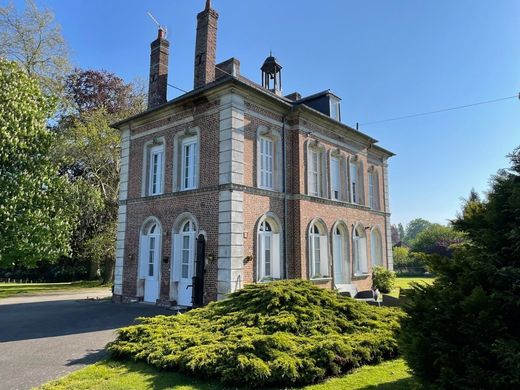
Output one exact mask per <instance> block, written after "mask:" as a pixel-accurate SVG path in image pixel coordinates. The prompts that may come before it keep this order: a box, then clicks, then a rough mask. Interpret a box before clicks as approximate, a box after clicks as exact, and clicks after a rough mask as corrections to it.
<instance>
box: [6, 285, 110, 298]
mask: <svg viewBox="0 0 520 390" xmlns="http://www.w3.org/2000/svg"><path fill="white" fill-rule="evenodd" d="M92 287H103V285H102V284H101V283H100V282H98V281H91V282H68V283H0V298H7V297H12V296H15V295H22V294H24V295H27V294H41V293H45V292H54V291H62V290H64V291H67V290H76V289H80V288H92ZM105 287H108V286H105Z"/></svg>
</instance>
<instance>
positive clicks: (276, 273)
mask: <svg viewBox="0 0 520 390" xmlns="http://www.w3.org/2000/svg"><path fill="white" fill-rule="evenodd" d="M271 259H272V260H271V267H272V275H273V278H274V279H281V278H282V274H281V271H280V269H281V264H280V235H279V234H273V235H272V241H271Z"/></svg>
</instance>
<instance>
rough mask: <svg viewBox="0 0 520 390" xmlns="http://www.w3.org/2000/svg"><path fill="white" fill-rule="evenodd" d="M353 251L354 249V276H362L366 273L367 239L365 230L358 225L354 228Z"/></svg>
mask: <svg viewBox="0 0 520 390" xmlns="http://www.w3.org/2000/svg"><path fill="white" fill-rule="evenodd" d="M352 235H353V249H354V274H355V275H362V274H367V273H368V259H367V237H366V234H365V228H364V227H363V226H362V225H361V224H358V225H356V226H355V227H354V232H353V233H352Z"/></svg>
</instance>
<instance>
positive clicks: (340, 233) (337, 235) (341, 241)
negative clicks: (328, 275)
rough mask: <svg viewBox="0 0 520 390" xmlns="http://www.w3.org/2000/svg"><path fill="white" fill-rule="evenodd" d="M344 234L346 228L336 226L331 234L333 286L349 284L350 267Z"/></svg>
mask: <svg viewBox="0 0 520 390" xmlns="http://www.w3.org/2000/svg"><path fill="white" fill-rule="evenodd" d="M345 232H347V228H346V226H344V225H341V227H340V226H336V228H335V229H334V232H333V234H332V259H333V266H334V267H333V269H334V284H335V285H339V284H347V283H350V273H349V268H350V266H349V262H348V257H347V253H348V252H347V241H346V235H345ZM347 235H348V234H347Z"/></svg>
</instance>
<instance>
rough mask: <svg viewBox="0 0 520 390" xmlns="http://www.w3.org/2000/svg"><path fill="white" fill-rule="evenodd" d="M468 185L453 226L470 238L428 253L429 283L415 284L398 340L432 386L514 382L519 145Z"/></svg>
mask: <svg viewBox="0 0 520 390" xmlns="http://www.w3.org/2000/svg"><path fill="white" fill-rule="evenodd" d="M510 157H511V162H512V166H511V168H510V169H508V170H501V171H499V172H498V174H497V175H496V176H494V177H493V179H492V182H491V190H490V191H489V193H488V196H487V199H485V200H481V199H480V198H479V197H478V196H476V194H475V193H474V192H473V191H472V194H471V195H470V197H469V198H468V200H467V201H466V202H465V204H464V206H463V209H462V212H461V213H460V215H459V216H458V217H457V219H456V220H455V221H453V226H454V227H455V228H456V229H458V230H460V231H462V232H464V233H465V234H466V235H467V237H468V239H469V242H468V243H465V244H464V245H462V246H461V247H460V248H458V249H456V250H455V251H454V254H453V257H452V258H447V257H444V256H439V255H432V256H430V259H429V262H430V265H431V267H432V268H433V270H434V272H435V273H436V276H437V277H436V281H435V282H434V284H433V285H431V286H416V287H415V289H416V290H415V292H414V293H413V294H412V295H411V304H410V305H409V306H408V307H407V308H406V311H407V313H408V317H407V318H406V319H405V320H403V322H402V337H401V338H402V340H401V346H402V350H403V352H404V355H405V357H406V359H407V361H408V363H409V365H410V366H411V367H412V369H413V370H414V372H415V373H416V375H417V376H418V377H419V378H420V379H421V380H422V381H423V382H424V383H426V384H430V385H433V386H434V387H437V388H458V389H513V388H520V369H519V367H520V326H518V324H519V323H520V306H519V304H518V303H519V302H520V262H519V259H520V224H519V223H518V221H520V150H519V149H516V150H515V151H514V152H513V154H512V155H511V156H510Z"/></svg>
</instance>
